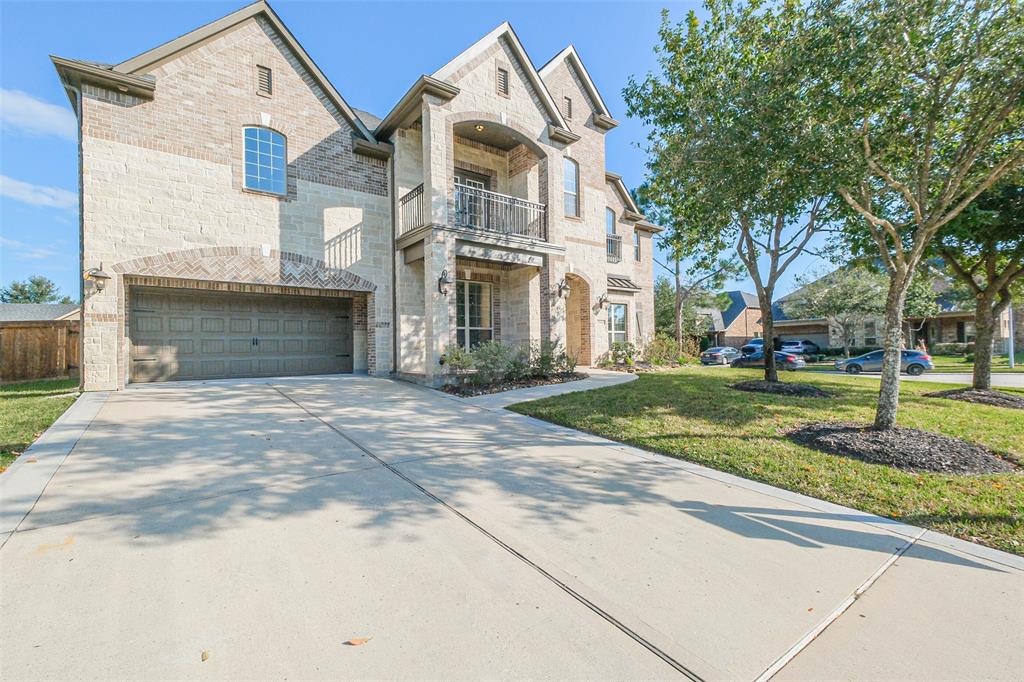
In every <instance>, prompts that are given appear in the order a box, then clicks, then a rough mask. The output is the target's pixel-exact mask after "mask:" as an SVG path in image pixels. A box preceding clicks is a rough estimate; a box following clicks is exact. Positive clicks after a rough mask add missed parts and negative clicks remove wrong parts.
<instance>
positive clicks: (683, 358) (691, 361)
mask: <svg viewBox="0 0 1024 682" xmlns="http://www.w3.org/2000/svg"><path fill="white" fill-rule="evenodd" d="M676 362H678V363H679V364H680V365H699V364H700V358H698V357H697V356H696V355H687V354H685V353H683V354H682V355H680V356H679V357H677V358H676Z"/></svg>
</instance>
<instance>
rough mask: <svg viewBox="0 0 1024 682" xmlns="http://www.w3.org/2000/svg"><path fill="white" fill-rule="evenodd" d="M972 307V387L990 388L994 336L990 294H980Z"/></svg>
mask: <svg viewBox="0 0 1024 682" xmlns="http://www.w3.org/2000/svg"><path fill="white" fill-rule="evenodd" d="M975 303H976V305H975V308H974V376H973V379H972V382H971V384H972V386H974V388H978V389H982V390H988V389H989V388H992V337H993V336H995V323H996V321H995V316H994V315H993V314H992V313H993V311H992V308H993V303H994V301H993V300H992V296H991V295H987V294H980V295H978V297H977V298H976V299H975Z"/></svg>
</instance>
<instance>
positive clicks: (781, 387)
mask: <svg viewBox="0 0 1024 682" xmlns="http://www.w3.org/2000/svg"><path fill="white" fill-rule="evenodd" d="M729 388H735V389H736V390H737V391H749V392H751V393H772V394H774V395H792V396H798V397H801V398H831V397H833V396H832V394H831V393H829V392H828V391H823V390H821V389H820V388H818V387H817V386H810V385H808V384H790V383H786V382H784V381H764V380H763V379H758V380H754V381H741V382H739V383H738V384H730V385H729Z"/></svg>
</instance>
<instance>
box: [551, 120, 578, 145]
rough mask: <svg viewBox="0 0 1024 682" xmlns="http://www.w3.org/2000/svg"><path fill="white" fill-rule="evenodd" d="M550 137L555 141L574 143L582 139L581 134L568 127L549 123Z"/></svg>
mask: <svg viewBox="0 0 1024 682" xmlns="http://www.w3.org/2000/svg"><path fill="white" fill-rule="evenodd" d="M548 137H549V138H550V139H552V140H554V141H555V142H561V143H563V144H572V143H573V142H577V141H578V140H579V139H580V136H579V135H577V134H576V133H574V132H572V131H571V130H569V129H568V128H562V127H560V126H556V125H554V124H550V125H548Z"/></svg>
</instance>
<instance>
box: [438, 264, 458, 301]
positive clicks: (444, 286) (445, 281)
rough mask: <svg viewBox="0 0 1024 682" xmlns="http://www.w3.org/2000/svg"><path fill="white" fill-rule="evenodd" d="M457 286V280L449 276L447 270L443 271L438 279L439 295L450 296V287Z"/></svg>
mask: <svg viewBox="0 0 1024 682" xmlns="http://www.w3.org/2000/svg"><path fill="white" fill-rule="evenodd" d="M452 284H455V280H454V279H452V276H451V275H449V274H448V271H447V270H442V271H441V276H440V277H438V278H437V293H439V294H441V295H442V296H447V295H448V287H450V286H451V285H452Z"/></svg>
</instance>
